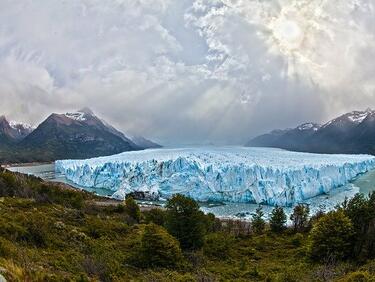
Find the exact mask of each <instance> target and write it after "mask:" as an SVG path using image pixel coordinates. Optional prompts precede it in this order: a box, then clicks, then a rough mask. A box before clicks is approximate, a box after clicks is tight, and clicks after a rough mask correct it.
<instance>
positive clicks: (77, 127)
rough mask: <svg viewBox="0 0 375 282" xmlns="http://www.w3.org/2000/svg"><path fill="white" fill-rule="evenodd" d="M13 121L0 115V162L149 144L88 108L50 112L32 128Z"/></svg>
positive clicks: (86, 155) (76, 156)
mask: <svg viewBox="0 0 375 282" xmlns="http://www.w3.org/2000/svg"><path fill="white" fill-rule="evenodd" d="M12 125H13V127H12V126H11V124H10V123H9V122H8V121H7V119H6V118H5V117H4V116H2V117H0V162H35V161H53V160H56V159H67V158H72V159H79V158H91V157H98V156H105V155H112V154H117V153H121V152H124V151H132V150H142V149H146V148H149V147H147V146H144V145H138V144H136V143H135V142H133V141H132V140H131V139H130V138H128V137H126V136H125V134H123V133H122V132H120V131H118V130H117V129H115V128H114V127H113V126H111V125H110V124H109V123H107V122H105V121H104V120H103V119H100V118H99V117H97V116H96V115H95V114H94V113H93V111H91V110H90V109H88V108H84V109H81V110H79V111H77V112H68V113H65V114H58V113H52V114H50V115H49V116H48V117H47V118H46V119H45V120H44V121H43V122H41V123H40V124H39V125H38V126H37V127H36V128H35V129H34V128H32V127H31V126H25V125H21V124H20V123H12ZM21 133H22V134H21ZM26 133H27V134H26ZM145 140H146V139H145ZM150 142H151V141H150Z"/></svg>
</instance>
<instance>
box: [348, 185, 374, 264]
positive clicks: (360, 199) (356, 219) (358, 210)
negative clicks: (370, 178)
mask: <svg viewBox="0 0 375 282" xmlns="http://www.w3.org/2000/svg"><path fill="white" fill-rule="evenodd" d="M341 209H342V210H343V211H344V213H345V214H346V215H347V216H348V217H349V218H350V220H351V222H352V223H353V227H354V232H355V236H354V237H353V240H354V241H353V252H352V255H353V257H355V258H357V259H359V260H366V259H372V258H375V193H374V192H373V193H372V194H370V195H369V196H368V197H365V196H364V195H363V194H356V195H355V196H354V197H353V198H352V199H350V200H349V201H346V202H344V204H343V205H342V206H341Z"/></svg>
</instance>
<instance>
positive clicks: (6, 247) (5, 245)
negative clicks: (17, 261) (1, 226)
mask: <svg viewBox="0 0 375 282" xmlns="http://www.w3.org/2000/svg"><path fill="white" fill-rule="evenodd" d="M15 253H16V247H15V246H14V245H13V244H12V242H10V241H8V240H6V239H4V238H1V237H0V257H3V258H7V257H12V256H13V255H14V254H15Z"/></svg>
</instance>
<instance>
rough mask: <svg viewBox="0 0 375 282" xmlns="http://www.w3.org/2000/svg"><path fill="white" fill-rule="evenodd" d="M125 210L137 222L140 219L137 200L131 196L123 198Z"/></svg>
mask: <svg viewBox="0 0 375 282" xmlns="http://www.w3.org/2000/svg"><path fill="white" fill-rule="evenodd" d="M125 212H126V213H127V214H128V215H129V216H130V217H131V218H132V219H133V220H134V221H135V222H137V223H139V221H140V220H141V210H140V209H139V206H138V204H137V202H136V201H135V200H134V199H133V198H132V197H127V198H126V200H125Z"/></svg>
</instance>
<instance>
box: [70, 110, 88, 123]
mask: <svg viewBox="0 0 375 282" xmlns="http://www.w3.org/2000/svg"><path fill="white" fill-rule="evenodd" d="M65 116H66V117H67V118H70V119H72V120H77V121H85V120H86V117H85V113H82V112H76V113H66V114H65Z"/></svg>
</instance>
